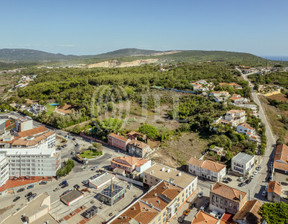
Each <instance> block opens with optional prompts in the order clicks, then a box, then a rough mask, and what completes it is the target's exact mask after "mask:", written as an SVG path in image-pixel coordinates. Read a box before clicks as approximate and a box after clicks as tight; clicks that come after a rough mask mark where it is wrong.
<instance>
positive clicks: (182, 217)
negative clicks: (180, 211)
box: [178, 215, 185, 223]
mask: <svg viewBox="0 0 288 224" xmlns="http://www.w3.org/2000/svg"><path fill="white" fill-rule="evenodd" d="M184 219H185V215H181V216H180V217H179V218H178V222H179V223H183V222H184Z"/></svg>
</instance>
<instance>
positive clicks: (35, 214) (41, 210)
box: [0, 193, 58, 224]
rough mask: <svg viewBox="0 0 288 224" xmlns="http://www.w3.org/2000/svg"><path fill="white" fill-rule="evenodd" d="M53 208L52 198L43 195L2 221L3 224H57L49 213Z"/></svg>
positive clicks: (45, 194) (46, 194)
mask: <svg viewBox="0 0 288 224" xmlns="http://www.w3.org/2000/svg"><path fill="white" fill-rule="evenodd" d="M50 208H51V202H50V196H49V195H48V193H42V194H40V195H38V196H37V197H36V198H34V199H33V200H31V201H30V202H28V203H25V205H23V207H21V210H19V211H17V212H16V213H13V214H11V215H9V216H8V217H6V218H4V219H3V220H1V221H0V223H1V224H11V223H15V224H16V223H17V224H18V223H21V224H22V223H49V224H57V223H58V221H56V220H55V219H54V218H53V217H52V216H51V215H50V213H49V211H50Z"/></svg>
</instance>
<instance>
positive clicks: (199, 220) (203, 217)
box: [192, 210, 218, 224]
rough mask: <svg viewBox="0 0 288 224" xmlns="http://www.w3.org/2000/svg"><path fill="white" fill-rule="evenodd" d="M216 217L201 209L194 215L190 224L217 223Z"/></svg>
mask: <svg viewBox="0 0 288 224" xmlns="http://www.w3.org/2000/svg"><path fill="white" fill-rule="evenodd" d="M217 223H218V219H217V218H215V217H213V216H212V215H209V214H207V213H205V212H203V211H201V210H200V211H199V212H198V213H197V215H196V216H195V217H194V219H193V221H192V224H217Z"/></svg>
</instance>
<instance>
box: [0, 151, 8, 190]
mask: <svg viewBox="0 0 288 224" xmlns="http://www.w3.org/2000/svg"><path fill="white" fill-rule="evenodd" d="M8 179H9V163H8V161H7V159H6V157H5V156H1V155H0V187H1V186H2V185H4V184H5V183H6V182H7V180H8Z"/></svg>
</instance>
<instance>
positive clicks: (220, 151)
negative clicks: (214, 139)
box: [209, 146, 225, 156]
mask: <svg viewBox="0 0 288 224" xmlns="http://www.w3.org/2000/svg"><path fill="white" fill-rule="evenodd" d="M209 150H210V151H212V152H215V153H217V155H219V156H224V155H225V152H224V148H222V147H218V146H214V147H213V148H211V149H209Z"/></svg>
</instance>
